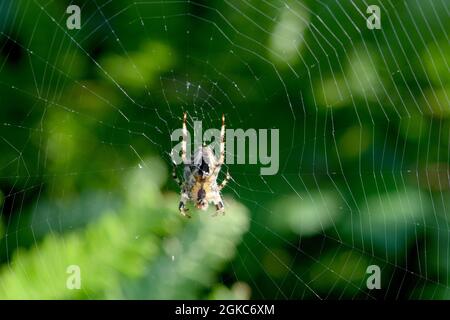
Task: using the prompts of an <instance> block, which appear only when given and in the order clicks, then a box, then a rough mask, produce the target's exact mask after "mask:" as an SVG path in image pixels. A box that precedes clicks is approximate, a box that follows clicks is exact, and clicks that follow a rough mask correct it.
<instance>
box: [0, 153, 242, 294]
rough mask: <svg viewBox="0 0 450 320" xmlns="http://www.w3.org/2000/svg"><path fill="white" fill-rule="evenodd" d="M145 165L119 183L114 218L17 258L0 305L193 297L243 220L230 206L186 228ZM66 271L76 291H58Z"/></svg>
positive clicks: (52, 237) (7, 271)
mask: <svg viewBox="0 0 450 320" xmlns="http://www.w3.org/2000/svg"><path fill="white" fill-rule="evenodd" d="M147 163H148V164H149V165H148V167H145V168H141V169H138V168H137V169H133V170H131V171H130V173H129V175H128V176H127V178H126V179H125V181H124V188H125V189H126V190H127V191H128V192H127V193H126V194H125V195H124V198H123V201H122V204H121V205H119V206H117V208H116V209H115V210H114V211H113V210H112V209H109V210H108V211H106V212H102V214H101V215H100V217H99V218H98V219H96V220H95V221H94V222H92V223H90V224H89V225H88V226H86V227H85V228H80V229H78V230H75V231H69V232H67V233H65V234H61V235H57V234H52V233H49V234H48V235H47V236H45V237H44V239H43V240H42V241H41V242H40V243H39V244H38V246H34V245H33V246H32V247H30V248H29V249H19V250H17V251H16V252H15V254H14V257H13V258H12V259H11V261H10V262H9V263H8V264H7V265H4V267H3V268H2V270H1V271H0V298H3V299H5V298H6V299H68V298H87V299H95V298H111V299H123V298H135V299H144V298H154V299H166V298H182V297H184V298H186V297H189V298H199V297H201V295H202V292H203V291H202V290H205V289H207V288H209V287H210V286H211V285H212V284H213V283H214V282H215V281H216V280H217V279H216V278H217V276H218V273H220V272H221V270H223V268H224V266H225V264H226V263H227V262H228V261H229V260H230V259H232V258H233V256H234V254H235V247H236V244H237V243H239V241H240V239H241V237H242V234H243V233H245V231H246V230H247V229H248V213H247V211H246V209H245V208H244V207H243V206H242V205H239V204H237V203H235V202H234V201H233V200H231V199H230V200H229V201H227V204H228V206H229V209H228V214H227V215H226V216H223V217H216V218H211V217H209V215H210V213H208V214H201V213H200V214H195V215H194V217H193V218H192V219H191V220H186V219H185V218H183V217H181V216H180V215H179V213H178V212H177V207H176V206H173V204H174V203H176V200H175V199H173V198H174V197H175V195H173V194H162V193H161V192H160V187H161V185H162V184H163V183H164V182H165V174H164V172H165V168H164V166H163V165H162V164H161V163H160V162H159V161H157V160H156V159H150V160H149V161H147ZM89 200H91V199H90V198H87V199H86V200H85V201H89ZM73 205H75V206H76V208H78V209H79V210H83V209H86V207H85V208H83V207H80V204H79V203H78V202H77V203H74V204H73ZM66 208H67V210H70V209H71V210H72V211H73V209H74V208H70V205H69V206H67V207H66ZM47 209H48V210H51V208H50V207H49V208H47ZM53 213H55V212H53ZM46 214H47V215H48V216H52V212H46ZM74 214H86V212H84V213H80V212H74ZM87 214H95V212H87ZM224 226H226V227H224ZM38 230H39V229H38ZM48 231H51V229H50V230H48ZM70 265H77V266H79V267H80V269H81V279H82V280H81V289H80V290H69V289H67V287H66V281H67V278H68V276H69V275H68V274H67V273H66V270H67V268H68V267H69V266H70Z"/></svg>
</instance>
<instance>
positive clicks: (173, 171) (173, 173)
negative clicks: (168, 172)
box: [172, 164, 183, 187]
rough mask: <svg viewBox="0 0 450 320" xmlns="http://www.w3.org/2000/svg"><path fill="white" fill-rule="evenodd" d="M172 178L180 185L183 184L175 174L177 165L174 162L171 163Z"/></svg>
mask: <svg viewBox="0 0 450 320" xmlns="http://www.w3.org/2000/svg"><path fill="white" fill-rule="evenodd" d="M172 178H173V180H175V182H176V183H177V184H178V185H179V186H180V187H181V186H182V185H183V182H181V180H180V179H179V178H178V176H177V167H176V166H175V164H174V165H173V169H172Z"/></svg>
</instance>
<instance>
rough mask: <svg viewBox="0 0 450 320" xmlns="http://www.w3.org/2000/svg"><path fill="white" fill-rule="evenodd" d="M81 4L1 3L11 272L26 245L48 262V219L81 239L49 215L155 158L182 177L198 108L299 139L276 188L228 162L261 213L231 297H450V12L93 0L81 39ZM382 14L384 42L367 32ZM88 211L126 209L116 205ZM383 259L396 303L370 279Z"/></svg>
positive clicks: (104, 203)
mask: <svg viewBox="0 0 450 320" xmlns="http://www.w3.org/2000/svg"><path fill="white" fill-rule="evenodd" d="M69 4H71V3H69V2H66V3H64V2H56V1H14V2H6V1H4V2H1V4H0V5H1V7H0V12H1V13H2V16H3V19H2V21H3V22H2V24H1V27H0V37H1V38H2V44H1V52H2V55H3V62H2V65H1V67H0V74H1V77H0V80H1V82H0V86H1V89H0V90H1V91H2V95H3V96H7V97H9V98H10V99H11V100H6V101H4V102H3V103H4V105H5V106H4V108H3V109H4V110H5V112H6V113H5V114H3V115H2V121H1V124H0V128H1V129H0V138H1V139H0V145H1V150H2V152H4V154H3V155H2V159H1V161H2V163H1V172H2V173H1V177H0V182H1V186H0V190H1V192H2V193H3V199H2V200H3V201H2V211H1V217H2V223H3V232H0V236H1V237H2V240H1V245H2V257H1V258H2V262H3V265H4V266H6V269H8V268H12V267H13V265H14V259H13V256H14V254H15V252H16V251H20V249H22V248H23V247H25V248H26V247H35V248H37V249H38V252H39V248H40V246H41V245H42V241H43V240H42V237H41V236H42V233H43V232H44V231H43V230H42V229H41V228H39V227H37V225H41V224H44V225H45V224H47V229H46V232H49V233H51V234H53V233H58V232H64V230H66V228H67V226H69V227H70V228H71V227H72V225H73V227H75V224H76V222H74V221H73V220H72V218H71V217H70V216H68V214H69V213H68V212H66V213H65V212H64V210H63V209H61V211H60V212H59V213H58V215H57V221H58V222H57V223H56V224H55V223H53V222H52V223H50V222H49V221H50V219H49V217H47V216H45V215H41V214H39V215H38V214H37V212H42V211H44V212H45V211H46V210H50V207H51V203H58V201H59V199H60V198H64V197H65V195H66V194H74V193H75V194H77V193H79V194H80V195H81V196H82V195H83V194H84V193H83V191H84V190H83V189H84V188H86V189H87V190H91V189H96V188H97V189H98V188H99V185H97V184H96V183H97V182H98V181H101V183H102V185H100V186H101V187H102V188H106V189H108V187H110V188H111V189H114V188H119V189H120V187H117V181H120V180H122V179H123V177H124V176H126V175H127V174H128V173H129V172H130V171H132V170H135V169H136V168H137V167H138V168H152V166H153V164H152V162H151V161H149V160H148V159H149V156H150V155H157V156H158V157H160V158H161V159H163V161H164V163H165V164H166V165H167V167H168V168H169V167H170V165H171V160H170V150H171V148H172V147H173V144H172V143H171V141H170V134H171V132H172V131H173V130H174V129H176V128H179V127H180V125H181V120H182V115H183V112H185V111H186V112H187V113H188V126H189V128H190V130H191V132H192V123H193V121H194V120H202V123H203V128H204V129H206V128H220V123H221V116H222V113H224V114H225V115H226V125H227V128H243V129H244V130H245V129H248V128H256V129H259V128H269V129H270V128H278V129H280V153H279V159H280V169H279V172H278V173H277V174H276V175H273V176H262V175H260V173H259V168H260V166H258V165H225V166H226V167H227V168H226V169H229V171H230V173H231V175H232V177H233V179H232V181H230V182H229V183H228V185H227V187H226V190H225V191H224V193H225V195H226V199H229V198H233V199H235V200H236V201H238V202H240V203H242V204H243V205H245V206H246V207H247V208H248V209H249V212H250V215H249V219H250V228H249V230H248V231H247V232H246V233H245V235H244V238H243V239H242V241H241V243H240V244H239V246H238V248H237V251H236V254H235V256H234V258H233V259H232V260H231V261H229V263H228V265H227V267H226V270H225V271H223V272H222V273H221V280H220V281H221V282H222V283H223V284H224V285H225V286H229V285H230V284H232V283H236V282H239V283H240V282H242V283H246V284H247V285H248V286H249V287H250V288H251V294H250V296H249V297H251V298H281V299H304V298H319V299H326V298H347V299H348V298H350V299H356V298H358V299H376V298H395V299H400V298H448V297H449V296H448V287H449V261H448V260H449V259H448V257H449V231H450V229H449V222H448V216H447V215H448V206H449V205H450V203H449V199H450V198H449V166H448V163H449V160H450V149H449V148H448V139H449V136H450V135H449V133H450V130H449V129H450V127H449V120H448V118H449V116H450V113H449V110H450V104H449V97H448V90H449V83H450V82H449V81H448V80H449V79H448V74H449V73H448V71H449V65H448V61H449V56H450V51H449V50H450V48H449V46H448V43H449V38H448V33H447V30H449V27H450V26H449V25H448V21H449V19H448V17H449V12H448V4H447V3H446V2H445V1H443V0H438V1H419V0H411V1H383V2H381V1H374V2H367V1H364V0H362V1H351V0H348V1H347V0H346V1H325V0H323V1H320V0H318V1H287V2H284V1H265V0H263V1H250V0H243V1H239V2H237V1H223V2H222V1H217V2H216V1H213V2H209V1H208V2H207V1H200V0H199V1H190V0H188V1H137V2H127V1H100V0H98V1H97V0H96V1H89V2H83V4H82V5H81V4H80V8H81V17H82V20H81V21H82V27H81V29H80V30H69V29H67V27H66V19H67V16H68V14H66V12H65V9H66V8H67V6H68V5H69ZM73 4H77V3H73ZM373 4H376V5H378V6H379V7H380V9H381V29H379V30H369V29H368V28H367V27H366V19H367V16H368V15H367V14H366V9H367V7H368V6H369V5H373ZM268 115H270V116H268ZM73 133H75V134H73ZM93 141H96V143H93ZM71 157H75V158H76V159H79V160H80V161H79V162H77V161H73V160H71ZM91 157H92V159H90V158H91ZM86 159H90V160H86ZM223 171H224V170H222V172H223ZM68 177H72V178H73V179H68ZM219 179H223V176H222V175H221V176H220V178H219ZM164 188H165V190H164V191H165V192H167V193H170V192H178V190H177V189H176V186H175V184H174V183H167V185H166V186H165V187H164ZM122 191H123V192H131V190H122ZM177 200H178V199H176V200H174V201H172V202H171V203H170V204H169V205H170V206H173V207H175V208H176V207H177ZM89 201H91V203H93V204H92V205H94V206H98V208H102V209H104V208H114V207H115V206H116V205H117V204H116V202H115V199H114V196H112V195H111V193H108V192H105V193H101V194H99V195H98V197H97V198H94V199H91V200H89ZM161 201H164V200H161ZM227 201H228V200H226V201H225V202H226V203H225V205H226V206H227ZM30 208H33V209H31V210H30ZM82 210H83V208H81V211H82ZM30 212H31V213H30ZM89 212H92V210H89ZM230 214H232V213H230ZM198 215H199V216H201V213H199V214H198ZM196 216H197V215H195V216H194V219H206V218H209V217H204V218H203V217H202V218H200V217H196ZM22 217H23V219H29V220H26V221H27V222H26V223H25V226H24V224H23V223H20V220H21V219H22ZM53 218H54V217H53ZM53 218H52V219H53ZM36 219H37V220H36ZM52 221H53V220H52ZM216 223H217V224H220V223H221V221H220V218H217V222H216ZM0 230H1V229H0ZM23 234H27V235H30V234H31V238H30V239H25V240H23ZM41 263H42V264H43V265H46V264H50V263H51V262H50V261H46V260H45V259H42V260H41ZM370 265H377V266H379V267H380V269H381V277H382V289H380V290H369V289H368V288H367V286H366V279H367V277H368V276H369V275H368V274H367V273H366V268H367V267H368V266H370ZM0 282H1V280H0ZM24 286H25V287H26V285H25V284H24Z"/></svg>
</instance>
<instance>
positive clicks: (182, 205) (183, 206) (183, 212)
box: [178, 192, 191, 218]
mask: <svg viewBox="0 0 450 320" xmlns="http://www.w3.org/2000/svg"><path fill="white" fill-rule="evenodd" d="M188 200H189V196H188V195H187V194H186V193H184V192H183V193H182V194H181V199H180V204H179V205H178V210H179V211H180V214H181V215H182V216H185V217H186V218H190V217H191V216H190V215H189V214H188V213H187V211H189V209H188V208H186V203H187V201H188Z"/></svg>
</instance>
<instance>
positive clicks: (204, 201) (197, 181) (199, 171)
mask: <svg viewBox="0 0 450 320" xmlns="http://www.w3.org/2000/svg"><path fill="white" fill-rule="evenodd" d="M182 130H183V141H182V148H181V159H182V161H183V165H184V173H183V179H184V181H180V179H179V178H178V176H177V173H176V166H175V163H174V164H173V171H172V177H173V179H174V180H175V182H176V183H178V185H179V186H180V188H181V198H180V203H179V205H178V210H179V211H180V213H181V214H182V215H183V216H185V217H187V218H190V217H191V216H190V215H189V214H188V213H187V211H188V210H189V209H188V208H186V204H187V202H188V201H192V202H195V203H196V207H197V209H201V210H204V211H206V210H207V209H208V206H209V203H210V202H212V203H214V205H215V206H216V213H215V214H214V215H213V216H216V215H217V214H219V213H221V214H225V207H224V205H223V200H222V196H221V195H220V191H221V190H222V189H223V188H224V187H225V185H226V184H227V182H228V181H229V180H230V178H231V176H230V174H229V173H228V172H227V174H226V177H225V179H224V180H223V181H222V182H221V183H220V184H217V177H218V176H219V172H220V169H221V167H222V164H223V162H224V156H225V116H223V115H222V127H221V130H220V155H219V158H218V159H217V158H216V157H215V156H214V152H213V149H212V147H211V146H210V145H208V146H207V145H205V144H203V146H201V147H199V148H198V149H197V150H195V152H194V156H193V158H192V159H191V161H187V158H186V140H187V129H186V113H184V114H183V129H182ZM200 158H201V160H200Z"/></svg>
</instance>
